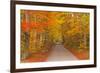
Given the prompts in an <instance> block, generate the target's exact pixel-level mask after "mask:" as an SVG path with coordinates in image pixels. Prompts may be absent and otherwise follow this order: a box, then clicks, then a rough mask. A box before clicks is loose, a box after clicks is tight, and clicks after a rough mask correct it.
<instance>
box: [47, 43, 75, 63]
mask: <svg viewBox="0 0 100 73" xmlns="http://www.w3.org/2000/svg"><path fill="white" fill-rule="evenodd" d="M52 48H53V49H52V51H51V53H50V55H49V57H48V59H47V61H66V60H77V58H76V57H75V56H74V55H73V54H72V53H71V52H70V51H68V50H67V49H65V48H64V47H63V45H55V46H54V47H52Z"/></svg>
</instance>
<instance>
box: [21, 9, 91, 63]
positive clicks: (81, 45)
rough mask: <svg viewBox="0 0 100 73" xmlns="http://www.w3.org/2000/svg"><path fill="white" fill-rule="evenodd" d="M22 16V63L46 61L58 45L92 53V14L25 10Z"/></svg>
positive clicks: (22, 11)
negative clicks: (90, 26)
mask: <svg viewBox="0 0 100 73" xmlns="http://www.w3.org/2000/svg"><path fill="white" fill-rule="evenodd" d="M20 14H21V60H22V61H23V60H25V59H27V58H28V57H30V56H32V58H34V59H37V58H38V59H39V60H40V58H45V57H47V56H48V54H49V52H50V51H51V50H52V48H51V47H52V46H53V45H56V44H62V45H64V46H65V48H66V49H69V48H73V49H75V50H76V51H79V52H80V51H82V50H87V51H88V53H89V20H90V19H89V17H90V15H89V13H80V12H59V11H39V10H21V13H20ZM84 53H85V51H84ZM41 54H42V55H41ZM40 61H41V60H40Z"/></svg>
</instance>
